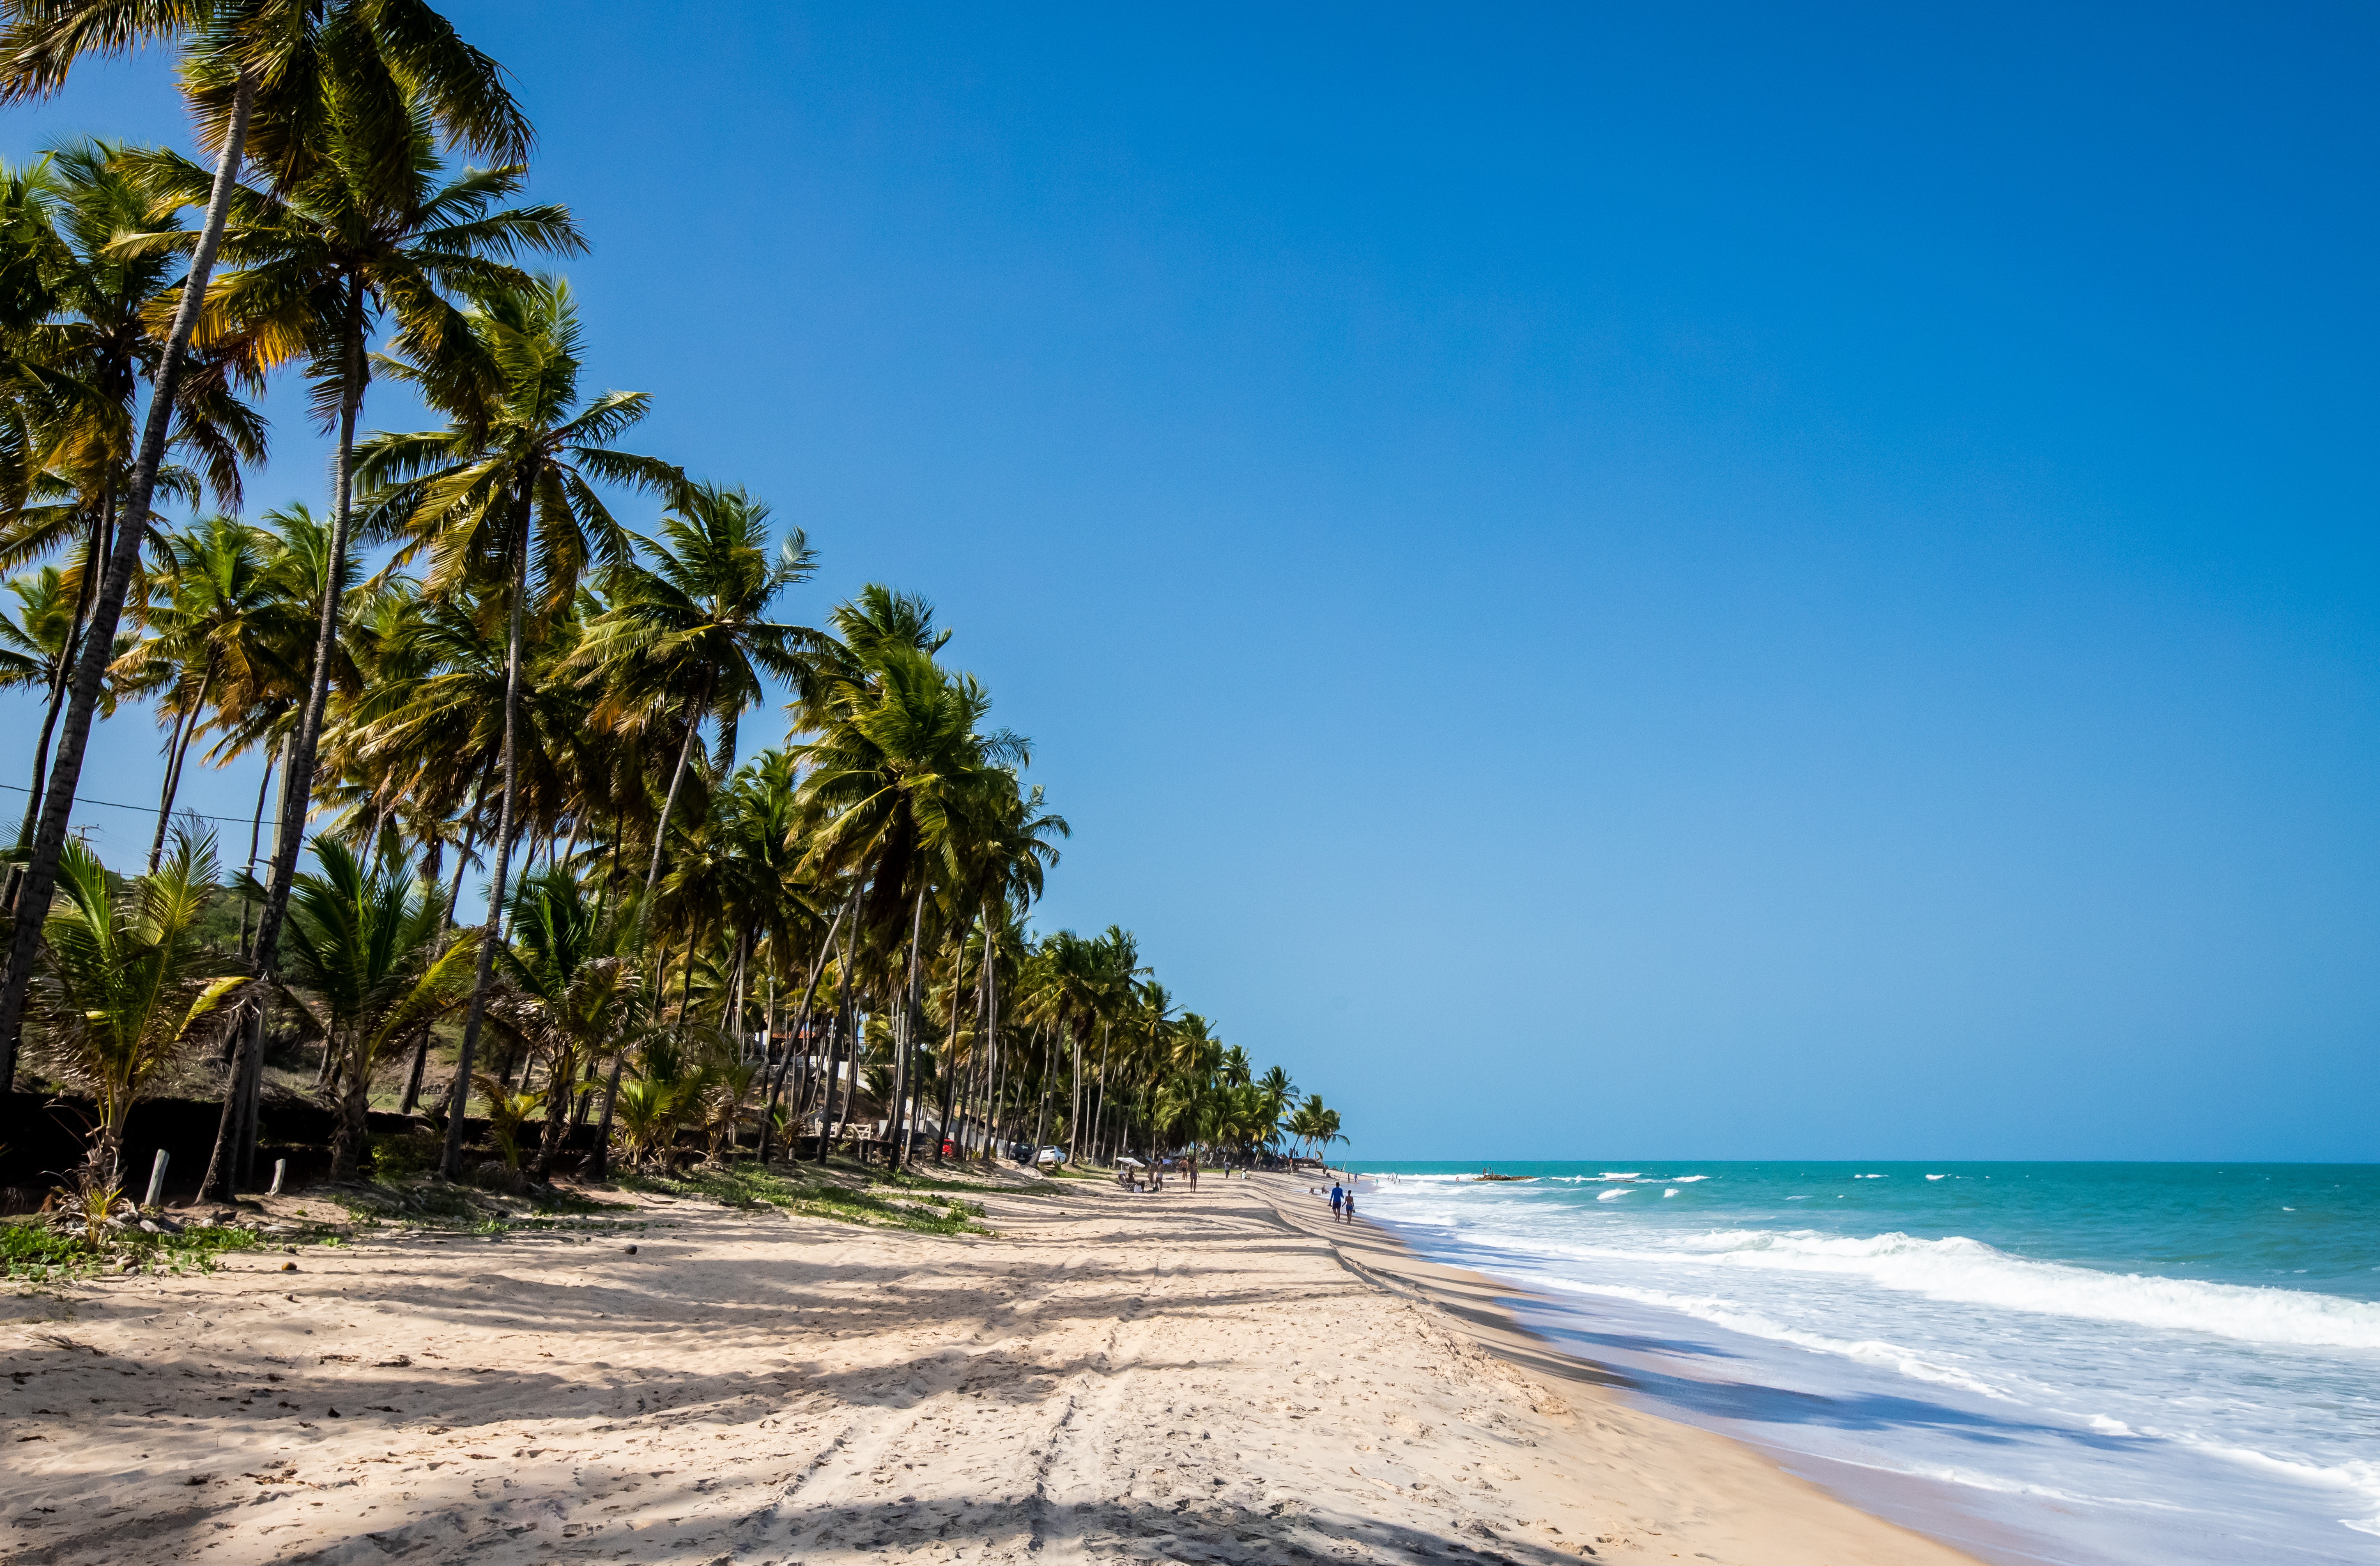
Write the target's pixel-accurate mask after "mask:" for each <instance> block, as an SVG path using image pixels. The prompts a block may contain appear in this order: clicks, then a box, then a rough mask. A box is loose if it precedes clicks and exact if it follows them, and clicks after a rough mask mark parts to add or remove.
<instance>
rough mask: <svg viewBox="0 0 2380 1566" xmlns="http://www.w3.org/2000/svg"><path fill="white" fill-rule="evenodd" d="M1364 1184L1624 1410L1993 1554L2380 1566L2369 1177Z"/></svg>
mask: <svg viewBox="0 0 2380 1566" xmlns="http://www.w3.org/2000/svg"><path fill="white" fill-rule="evenodd" d="M1361 1167H1362V1168H1363V1170H1364V1171H1365V1173H1366V1182H1365V1189H1364V1193H1363V1196H1364V1207H1363V1213H1364V1217H1365V1218H1366V1220H1370V1221H1377V1222H1380V1223H1384V1224H1386V1225H1388V1226H1389V1227H1390V1228H1391V1229H1392V1230H1393V1231H1394V1232H1396V1233H1397V1234H1398V1235H1399V1237H1400V1238H1402V1239H1403V1240H1404V1241H1406V1242H1407V1243H1408V1244H1411V1245H1412V1246H1413V1247H1414V1248H1415V1250H1417V1251H1419V1252H1420V1253H1422V1254H1424V1255H1426V1256H1430V1257H1432V1258H1434V1259H1437V1260H1441V1261H1446V1262H1450V1263H1452V1264H1455V1265H1459V1266H1463V1267H1468V1268H1472V1269H1475V1270H1477V1271H1481V1272H1485V1273H1488V1274H1490V1275H1492V1276H1497V1277H1501V1278H1505V1279H1508V1280H1510V1281H1512V1282H1514V1283H1516V1284H1520V1285H1523V1286H1525V1287H1526V1288H1527V1289H1528V1290H1530V1291H1531V1292H1532V1293H1534V1294H1535V1295H1536V1296H1537V1299H1536V1301H1535V1302H1529V1301H1517V1302H1516V1306H1517V1308H1519V1310H1520V1312H1521V1314H1522V1317H1523V1319H1524V1321H1525V1322H1526V1323H1527V1325H1529V1326H1530V1327H1532V1328H1533V1329H1536V1330H1537V1331H1539V1332H1542V1333H1544V1334H1545V1335H1546V1336H1548V1338H1551V1339H1553V1340H1555V1341H1560V1342H1562V1343H1564V1344H1566V1345H1568V1346H1570V1347H1572V1348H1573V1349H1574V1350H1575V1351H1576V1352H1577V1353H1579V1354H1582V1355H1583V1356H1585V1357H1588V1358H1592V1359H1595V1360H1597V1361H1599V1362H1601V1363H1604V1364H1607V1365H1610V1366H1614V1367H1615V1368H1617V1369H1620V1370H1621V1371H1623V1372H1625V1373H1626V1374H1627V1376H1628V1377H1629V1378H1630V1380H1631V1382H1632V1383H1633V1387H1632V1390H1631V1391H1630V1392H1629V1394H1628V1395H1629V1396H1630V1397H1631V1398H1632V1399H1633V1400H1634V1401H1635V1402H1638V1403H1639V1404H1640V1405H1642V1406H1644V1407H1646V1408H1648V1409H1651V1410H1653V1411H1655V1412H1657V1413H1660V1414H1667V1415H1669V1416H1670V1417H1673V1418H1678V1419H1682V1420H1685V1421H1687V1422H1689V1423H1692V1424H1696V1425H1702V1426H1708V1427H1710V1428H1714V1429H1718V1430H1722V1431H1724V1432H1726V1433H1727V1434H1730V1435H1732V1436H1736V1437H1739V1438H1741V1439H1746V1440H1750V1441H1753V1442H1755V1443H1757V1444H1759V1445H1762V1446H1764V1447H1767V1448H1770V1449H1772V1450H1773V1451H1776V1453H1777V1454H1778V1456H1779V1460H1780V1461H1781V1462H1782V1463H1784V1464H1785V1466H1787V1467H1789V1468H1791V1469H1793V1470H1794V1471H1796V1472H1799V1473H1803V1474H1806V1475H1809V1476H1811V1477H1812V1478H1815V1479H1817V1480H1819V1481H1820V1482H1822V1483H1824V1484H1826V1485H1827V1486H1828V1487H1830V1488H1833V1489H1835V1490H1836V1491H1838V1492H1839V1493H1841V1494H1843V1495H1845V1496H1846V1497H1847V1498H1848V1499H1852V1500H1853V1501H1855V1502H1857V1503H1859V1504H1861V1505H1864V1506H1866V1507H1868V1508H1869V1509H1870V1510H1872V1511H1878V1512H1880V1513H1883V1514H1885V1515H1887V1516H1890V1517H1892V1518H1894V1519H1895V1520H1897V1521H1900V1522H1903V1523H1906V1524H1910V1525H1912V1526H1914V1527H1918V1528H1921V1529H1923V1530H1925V1532H1928V1533H1931V1534H1934V1535H1936V1536H1938V1537H1942V1538H1945V1539H1949V1540H1950V1541H1952V1542H1955V1543H1958V1544H1961V1545H1962V1546H1964V1547H1965V1548H1970V1549H1972V1550H1973V1551H1975V1552H1976V1553H1977V1554H1979V1555H1983V1556H1985V1558H1986V1559H1991V1560H2000V1561H2007V1562H2034V1561H2050V1562H2057V1563H2058V1566H2150V1563H2154V1566H2195V1563H2198V1562H2209V1563H2212V1562H2216V1561H2221V1562H2224V1563H2226V1566H2234V1563H2236V1562H2238V1561H2240V1560H2242V1559H2253V1560H2258V1561H2260V1562H2273V1563H2299V1562H2354V1563H2362V1566H2380V1168H2375V1167H2374V1166H2370V1165H2344V1166H2325V1165H2306V1164H2288V1165H2272V1164H2230V1165H2212V1164H1924V1165H1919V1164H1874V1163H1871V1164H1856V1165H1854V1164H1816V1163H1663V1162H1649V1161H1640V1162H1611V1163H1598V1164H1593V1165H1588V1164H1578V1163H1558V1164H1555V1163H1540V1164H1517V1163H1516V1164H1500V1165H1497V1166H1496V1169H1497V1172H1499V1173H1502V1174H1521V1175H1534V1176H1536V1179H1534V1180H1532V1181H1529V1182H1527V1183H1525V1184H1520V1183H1512V1184H1484V1183H1480V1182H1478V1181H1477V1180H1475V1178H1471V1177H1472V1176H1475V1175H1476V1174H1477V1173H1478V1168H1477V1166H1470V1167H1468V1168H1462V1167H1460V1166H1455V1165H1451V1164H1427V1163H1405V1164H1371V1163H1366V1164H1364V1165H1362V1166H1361ZM1376 1182H1377V1184H1375V1183H1376ZM1548 1302H1550V1303H1548ZM2243 1547H2246V1548H2245V1553H2244V1555H2243Z"/></svg>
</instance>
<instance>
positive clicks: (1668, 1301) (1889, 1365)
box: [1537, 1278, 2015, 1402]
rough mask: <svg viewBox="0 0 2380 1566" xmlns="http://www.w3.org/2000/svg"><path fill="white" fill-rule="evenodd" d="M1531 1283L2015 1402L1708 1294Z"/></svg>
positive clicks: (1965, 1379) (1955, 1373) (1988, 1388)
mask: <svg viewBox="0 0 2380 1566" xmlns="http://www.w3.org/2000/svg"><path fill="white" fill-rule="evenodd" d="M1537 1281H1538V1282H1540V1283H1542V1284H1544V1285H1545V1286H1547V1287H1548V1288H1553V1289H1559V1290H1561V1291H1562V1292H1564V1293H1574V1294H1603V1295H1608V1296H1609V1297H1610V1298H1613V1299H1621V1300H1633V1301H1635V1302H1636V1303H1637V1304H1639V1305H1659V1306H1661V1307H1662V1308H1664V1309H1667V1310H1674V1311H1677V1312H1680V1313H1681V1314H1682V1315H1686V1316H1691V1317H1694V1319H1695V1320H1697V1321H1707V1322H1709V1323H1710V1324H1711V1325H1712V1326H1714V1327H1724V1328H1726V1329H1729V1330H1730V1331H1733V1332H1742V1333H1744V1334H1746V1335H1748V1336H1750V1337H1755V1338H1767V1339H1768V1340H1770V1341H1773V1342H1779V1343H1791V1344H1792V1345H1794V1346H1795V1347H1796V1348H1803V1349H1808V1350H1810V1351H1811V1352H1813V1353H1815V1354H1837V1355H1840V1357H1842V1358H1844V1359H1852V1360H1857V1361H1858V1362H1859V1363H1861V1364H1862V1365H1873V1366H1880V1367H1882V1368H1884V1369H1887V1370H1897V1371H1899V1372H1900V1374H1901V1375H1903V1376H1911V1377H1914V1378H1917V1379H1918V1380H1920V1381H1933V1382H1937V1383H1939V1384H1940V1385H1942V1386H1946V1387H1960V1388H1963V1389H1964V1390H1968V1391H1971V1392H1977V1393H1980V1394H1982V1395H1983V1396H1985V1397H1987V1398H1996V1399H1998V1400H1999V1401H2000V1402H2014V1401H2015V1400H2014V1399H2012V1398H2010V1396H2009V1394H2008V1393H2006V1392H2004V1391H2002V1390H1999V1389H1998V1387H1995V1386H1993V1385H1992V1384H1991V1383H1990V1382H1988V1381H1985V1380H1982V1379H1980V1378H1976V1377H1974V1376H1971V1375H1969V1374H1968V1373H1967V1372H1965V1371H1963V1370H1960V1369H1958V1368H1956V1367H1954V1366H1947V1365H1937V1364H1936V1363H1934V1362H1933V1361H1931V1360H1928V1359H1925V1358H1924V1357H1923V1356H1921V1355H1919V1354H1914V1353H1912V1352H1911V1351H1910V1350H1908V1349H1905V1348H1902V1347H1901V1346H1900V1345H1899V1344H1898V1343H1888V1342H1885V1341H1882V1340H1881V1339H1875V1338H1870V1339H1865V1340H1863V1341H1857V1342H1853V1341H1847V1340H1845V1339H1841V1338H1830V1337H1828V1336H1827V1335H1825V1334H1824V1333H1821V1332H1810V1331H1805V1330H1803V1329H1801V1328H1799V1327H1788V1326H1786V1325H1785V1324H1784V1323H1783V1322H1780V1321H1775V1320H1772V1319H1770V1318H1769V1317H1766V1316H1763V1315H1761V1314H1760V1313H1759V1312H1758V1311H1755V1310H1748V1309H1746V1308H1744V1306H1743V1305H1740V1304H1738V1303H1737V1302H1735V1301H1733V1300H1726V1299H1720V1298H1718V1297H1717V1296H1714V1295H1708V1294H1677V1293H1670V1292H1668V1291H1667V1290H1663V1289H1639V1288H1633V1287H1631V1286H1630V1285H1628V1284H1624V1283H1581V1282H1578V1281H1574V1280H1572V1279H1568V1278H1541V1279H1539V1280H1537Z"/></svg>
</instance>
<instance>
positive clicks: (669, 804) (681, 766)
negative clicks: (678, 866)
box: [645, 670, 718, 900]
mask: <svg viewBox="0 0 2380 1566" xmlns="http://www.w3.org/2000/svg"><path fill="white" fill-rule="evenodd" d="M717 673H718V672H717V671H716V670H706V671H705V672H704V674H703V676H702V694H701V695H700V696H699V697H698V698H695V699H694V700H692V701H689V702H687V703H686V738H685V739H684V740H682V741H681V742H680V743H679V745H678V747H677V765H676V766H674V767H673V768H671V769H670V785H669V793H668V795H666V796H664V797H663V798H662V819H661V820H660V821H659V822H658V823H656V824H655V825H654V827H653V862H652V863H651V864H650V865H649V866H647V867H646V869H645V896H646V897H647V899H648V900H650V898H651V896H652V893H653V882H655V881H657V880H660V879H661V874H662V844H665V843H667V842H668V841H669V824H670V817H671V815H672V814H674V812H675V811H676V809H677V791H678V789H679V788H680V786H681V785H683V784H684V783H685V782H686V764H687V763H688V762H689V761H690V760H692V759H693V757H694V736H695V735H697V734H700V733H701V732H702V710H703V709H704V708H705V707H707V706H709V705H710V686H711V682H712V681H713V680H714V679H715V678H716V677H717Z"/></svg>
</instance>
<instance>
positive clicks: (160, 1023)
mask: <svg viewBox="0 0 2380 1566" xmlns="http://www.w3.org/2000/svg"><path fill="white" fill-rule="evenodd" d="M59 869H60V874H59V877H58V897H57V901H56V902H55V904H53V906H52V907H51V909H50V915H49V917H48V918H47V919H45V920H43V921H42V953H43V960H42V973H41V978H40V981H39V983H38V984H37V985H35V987H34V989H33V1008H32V1016H33V1019H34V1021H35V1023H36V1025H37V1026H38V1029H39V1032H38V1034H37V1036H36V1037H37V1041H38V1043H37V1047H38V1049H39V1050H40V1053H41V1056H42V1062H43V1063H44V1064H45V1065H46V1066H48V1068H49V1069H51V1070H52V1071H54V1072H55V1073H56V1074H58V1075H59V1076H60V1077H61V1078H63V1079H64V1080H65V1081H67V1083H69V1084H72V1085H73V1086H79V1087H82V1088H85V1089H87V1090H88V1091H89V1092H90V1093H91V1097H92V1098H93V1099H95V1100H96V1101H97V1104H98V1109H99V1123H98V1126H97V1127H96V1129H95V1130H94V1131H93V1133H92V1135H91V1151H90V1157H89V1166H90V1169H91V1173H92V1175H93V1177H94V1184H98V1185H100V1186H102V1187H105V1188H113V1187H114V1186H115V1184H116V1182H117V1179H118V1176H119V1174H120V1172H121V1168H120V1166H121V1163H122V1159H123V1153H124V1123H125V1120H126V1118H127V1117H128V1116H129V1115H130V1114H131V1112H132V1106H133V1104H134V1103H135V1102H136V1101H137V1100H139V1099H140V1098H141V1097H142V1096H143V1095H144V1094H146V1093H147V1092H148V1091H149V1090H150V1088H151V1087H152V1086H153V1085H154V1084H155V1083H156V1082H157V1081H158V1080H159V1079H160V1078H162V1077H163V1076H164V1075H165V1074H166V1073H167V1072H168V1071H170V1070H171V1068H172V1067H173V1066H174V1065H175V1064H176V1062H178V1061H179V1060H180V1059H181V1057H182V1056H183V1055H184V1054H185V1053H186V1052H188V1050H190V1048H191V1047H192V1046H193V1045H195V1044H197V1043H198V1042H199V1041H200V1034H201V1031H202V1028H203V1026H204V1025H206V1024H207V1023H208V1022H209V1020H210V1019H212V1017H213V1016H214V1014H216V1012H217V1011H218V1010H219V1009H220V1008H221V1007H222V1005H223V1003H224V1000H225V997H226V996H227V995H229V994H230V993H231V992H232V991H233V990H234V989H237V988H239V986H240V985H241V984H243V983H244V982H246V981H245V980H244V979H243V978H242V977H240V976H238V975H232V976H228V977H218V976H217V975H216V974H215V971H214V970H215V967H216V959H215V958H214V956H213V954H212V953H211V952H210V951H209V950H208V948H207V945H206V942H205V941H204V940H203V939H202V938H201V936H200V929H199V926H200V919H201V917H203V916H204V914H205V912H206V905H207V901H208V899H209V897H210V895H211V894H212V892H213V890H214V878H215V851H214V840H213V839H212V838H196V839H194V838H192V837H191V836H189V835H188V833H182V834H178V835H177V836H176V841H175V844H174V851H173V853H172V854H170V855H168V856H166V858H165V861H164V864H163V865H162V866H160V867H159V868H158V870H157V872H156V873H155V874H154V875H148V876H143V877H141V878H140V879H139V880H135V881H132V882H130V883H129V884H128V885H125V886H122V887H121V888H119V887H117V886H116V885H115V884H113V883H112V882H111V880H110V878H109V876H108V873H107V868H106V867H105V866H103V865H102V864H101V863H100V862H99V859H98V858H97V856H94V855H93V854H91V851H90V850H89V849H87V848H85V847H83V846H82V844H79V843H75V844H68V845H67V850H66V853H65V855H64V856H63V857H62V858H61V859H60V861H59Z"/></svg>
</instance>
